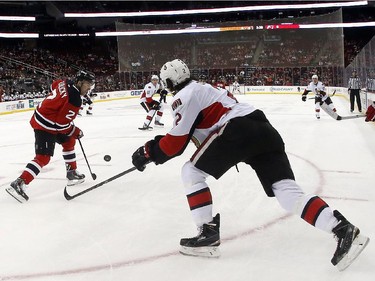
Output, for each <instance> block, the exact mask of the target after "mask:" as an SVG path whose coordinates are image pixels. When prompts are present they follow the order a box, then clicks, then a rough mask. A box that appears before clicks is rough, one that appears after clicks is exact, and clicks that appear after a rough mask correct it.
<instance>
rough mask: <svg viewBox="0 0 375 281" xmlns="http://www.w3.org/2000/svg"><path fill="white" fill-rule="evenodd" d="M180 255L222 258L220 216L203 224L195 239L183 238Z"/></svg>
mask: <svg viewBox="0 0 375 281" xmlns="http://www.w3.org/2000/svg"><path fill="white" fill-rule="evenodd" d="M180 245H181V248H180V253H181V254H184V255H188V256H200V257H208V258H217V257H219V256H220V250H219V248H218V246H219V245H220V214H217V215H216V216H215V217H214V218H213V220H212V221H211V222H209V223H207V224H203V226H202V227H201V228H199V233H198V235H197V236H196V237H193V238H182V239H181V241H180Z"/></svg>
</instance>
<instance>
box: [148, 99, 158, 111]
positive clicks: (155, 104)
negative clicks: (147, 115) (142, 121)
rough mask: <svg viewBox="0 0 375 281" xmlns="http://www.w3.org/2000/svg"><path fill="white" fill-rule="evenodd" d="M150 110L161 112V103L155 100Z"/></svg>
mask: <svg viewBox="0 0 375 281" xmlns="http://www.w3.org/2000/svg"><path fill="white" fill-rule="evenodd" d="M149 107H150V110H159V109H160V102H158V101H156V100H153V101H152V102H151V103H150V105H149Z"/></svg>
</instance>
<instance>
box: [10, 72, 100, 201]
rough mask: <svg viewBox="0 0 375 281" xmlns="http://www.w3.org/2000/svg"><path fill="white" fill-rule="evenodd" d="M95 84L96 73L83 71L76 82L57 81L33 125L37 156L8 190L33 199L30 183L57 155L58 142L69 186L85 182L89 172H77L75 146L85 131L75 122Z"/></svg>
mask: <svg viewBox="0 0 375 281" xmlns="http://www.w3.org/2000/svg"><path fill="white" fill-rule="evenodd" d="M94 86H95V76H94V74H92V73H89V72H86V71H79V72H78V74H77V76H76V81H69V80H56V81H54V82H53V83H52V85H51V92H50V94H49V95H48V96H47V97H46V98H45V99H44V100H43V101H42V102H41V103H40V104H39V105H38V107H37V108H36V109H35V112H34V115H33V116H32V117H31V120H30V124H31V127H32V128H33V129H34V134H35V157H34V159H33V160H31V161H30V162H29V163H28V164H27V165H26V168H25V170H24V171H23V172H22V174H21V175H20V176H19V177H18V178H17V179H16V180H15V181H13V182H12V183H11V184H10V186H11V187H9V188H7V189H6V191H7V192H8V193H9V194H10V195H12V196H13V197H14V198H15V199H16V200H18V201H19V202H21V203H22V202H24V201H27V200H28V199H29V197H28V196H27V195H26V193H25V188H26V185H28V184H29V183H30V182H31V181H32V180H34V178H35V177H36V176H37V175H38V174H39V173H40V171H41V169H42V168H43V167H44V166H46V165H47V164H48V163H49V161H50V159H51V157H52V156H53V154H54V150H55V144H56V143H58V144H61V145H62V147H63V157H64V161H65V166H66V171H67V174H66V177H67V179H68V185H75V184H79V183H82V182H83V181H84V180H85V175H83V174H80V173H79V172H78V171H77V163H76V155H75V151H74V146H75V143H76V139H79V138H81V137H82V136H83V133H82V131H81V130H80V129H79V128H78V127H76V126H74V124H73V123H72V121H73V120H74V119H75V118H76V116H77V114H78V111H79V110H80V107H81V104H82V99H81V96H84V95H86V94H87V93H88V92H89V91H90V90H92V89H93V88H94Z"/></svg>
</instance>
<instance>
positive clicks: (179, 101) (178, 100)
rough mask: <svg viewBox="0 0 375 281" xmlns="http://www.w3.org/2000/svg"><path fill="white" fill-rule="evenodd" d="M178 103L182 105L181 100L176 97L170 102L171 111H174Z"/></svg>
mask: <svg viewBox="0 0 375 281" xmlns="http://www.w3.org/2000/svg"><path fill="white" fill-rule="evenodd" d="M180 105H182V102H181V100H180V99H177V100H175V101H174V102H173V103H172V105H171V107H172V109H173V111H174V110H176V108H177V107H179V106H180Z"/></svg>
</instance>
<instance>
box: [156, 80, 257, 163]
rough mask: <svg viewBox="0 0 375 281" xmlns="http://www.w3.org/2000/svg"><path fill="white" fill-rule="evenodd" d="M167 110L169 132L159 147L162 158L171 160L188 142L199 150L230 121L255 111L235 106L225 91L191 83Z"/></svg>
mask: <svg viewBox="0 0 375 281" xmlns="http://www.w3.org/2000/svg"><path fill="white" fill-rule="evenodd" d="M171 109H172V115H173V118H174V121H173V128H172V129H171V131H170V132H169V133H168V134H167V135H166V136H164V137H163V138H161V140H160V141H159V146H160V149H161V150H162V151H163V153H164V154H166V155H167V156H169V157H174V156H177V155H180V154H181V153H182V152H183V151H184V150H185V148H186V146H187V144H188V142H189V140H190V139H192V140H193V142H194V143H195V145H196V146H197V147H199V146H200V145H201V144H202V143H203V142H204V141H205V140H206V139H207V137H208V136H209V135H210V134H211V133H212V132H214V131H216V130H218V129H219V128H221V127H222V126H223V125H224V124H225V123H226V122H228V121H229V120H230V119H233V118H235V117H240V116H245V115H248V114H250V113H251V112H253V111H254V110H255V107H254V106H252V105H250V104H247V103H238V102H237V100H236V99H235V98H234V97H233V95H232V94H231V93H229V92H228V91H227V90H224V89H217V88H214V87H212V86H211V85H210V84H204V85H202V84H200V83H198V82H197V81H192V82H190V83H189V84H188V85H187V86H186V87H184V88H183V89H182V90H180V91H179V92H178V93H177V94H176V95H175V96H174V97H173V100H172V103H171Z"/></svg>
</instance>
